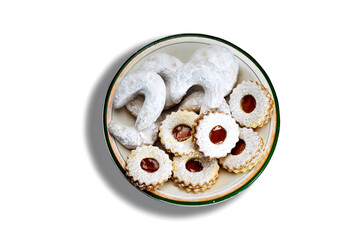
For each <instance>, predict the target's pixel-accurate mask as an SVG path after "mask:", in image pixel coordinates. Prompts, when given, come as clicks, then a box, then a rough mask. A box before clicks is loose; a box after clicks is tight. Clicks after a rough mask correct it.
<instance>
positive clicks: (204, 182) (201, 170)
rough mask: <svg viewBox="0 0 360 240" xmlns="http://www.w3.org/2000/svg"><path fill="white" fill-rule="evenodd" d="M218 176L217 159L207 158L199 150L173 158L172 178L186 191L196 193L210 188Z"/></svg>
mask: <svg viewBox="0 0 360 240" xmlns="http://www.w3.org/2000/svg"><path fill="white" fill-rule="evenodd" d="M218 176H219V165H218V162H217V160H216V159H209V158H207V157H205V156H204V155H203V154H201V153H199V152H194V153H191V154H189V155H185V156H182V157H174V159H173V176H172V180H173V182H174V184H175V185H176V186H178V187H179V188H181V189H183V190H185V191H187V192H194V193H197V192H199V191H205V190H206V189H209V188H211V186H212V185H213V184H214V183H215V182H216V179H217V177H218Z"/></svg>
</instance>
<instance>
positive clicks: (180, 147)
mask: <svg viewBox="0 0 360 240" xmlns="http://www.w3.org/2000/svg"><path fill="white" fill-rule="evenodd" d="M197 118H198V115H197V114H196V113H194V112H188V111H177V112H173V113H171V114H170V115H168V116H167V117H166V118H165V120H164V121H163V122H162V123H161V126H160V133H159V137H160V140H161V143H162V144H163V145H164V147H165V148H166V149H167V150H168V151H170V152H172V153H174V154H175V155H184V154H189V153H192V152H195V148H194V143H193V136H191V137H190V138H188V139H187V140H185V141H182V142H179V141H177V140H176V139H175V138H174V136H173V129H174V128H175V127H176V126H178V125H182V124H183V125H187V126H189V127H191V128H193V125H194V123H195V120H196V119H197Z"/></svg>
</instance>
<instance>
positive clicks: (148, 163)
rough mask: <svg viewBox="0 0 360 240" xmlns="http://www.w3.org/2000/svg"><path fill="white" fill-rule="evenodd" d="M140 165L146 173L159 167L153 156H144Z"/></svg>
mask: <svg viewBox="0 0 360 240" xmlns="http://www.w3.org/2000/svg"><path fill="white" fill-rule="evenodd" d="M140 167H141V168H142V169H143V170H144V171H146V172H148V173H153V172H156V171H157V170H158V169H159V167H160V165H159V162H158V161H157V160H156V159H154V158H144V159H143V160H141V162H140Z"/></svg>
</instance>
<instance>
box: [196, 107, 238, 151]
mask: <svg viewBox="0 0 360 240" xmlns="http://www.w3.org/2000/svg"><path fill="white" fill-rule="evenodd" d="M194 131H195V133H194V141H195V147H196V148H197V149H198V150H199V151H200V152H202V153H203V154H204V155H205V156H208V157H211V158H219V157H224V156H226V154H228V153H229V152H230V151H231V149H232V148H233V147H235V144H236V142H237V141H238V138H239V126H238V125H237V123H236V122H235V119H234V118H232V117H231V116H230V115H229V114H226V113H223V112H216V111H213V110H211V111H206V112H204V113H202V114H201V115H200V117H199V118H198V119H197V120H196V122H195V124H194Z"/></svg>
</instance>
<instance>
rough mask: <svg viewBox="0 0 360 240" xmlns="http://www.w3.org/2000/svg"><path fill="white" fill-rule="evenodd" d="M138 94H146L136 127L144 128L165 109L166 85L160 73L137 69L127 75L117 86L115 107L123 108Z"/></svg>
mask: <svg viewBox="0 0 360 240" xmlns="http://www.w3.org/2000/svg"><path fill="white" fill-rule="evenodd" d="M137 95H145V101H144V104H142V106H141V108H140V111H139V113H138V116H137V118H136V122H135V127H136V129H137V130H143V129H145V128H147V127H149V126H150V125H151V124H152V123H154V122H155V121H156V120H157V119H158V117H159V116H160V114H161V112H162V110H163V109H164V104H165V99H166V87H165V84H164V81H163V80H162V78H161V77H160V75H159V74H157V73H154V72H145V71H137V72H135V73H131V74H129V75H127V76H125V77H124V78H123V79H122V80H121V81H120V83H119V85H118V86H117V88H116V91H115V95H114V103H113V107H114V108H121V107H123V106H125V104H127V103H128V102H129V101H130V100H132V99H133V98H134V97H135V96H137Z"/></svg>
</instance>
